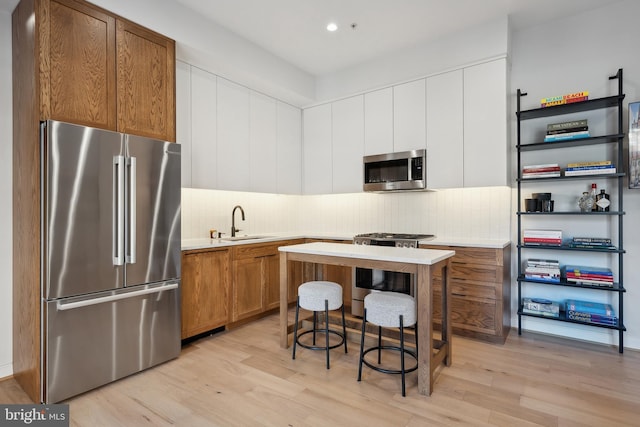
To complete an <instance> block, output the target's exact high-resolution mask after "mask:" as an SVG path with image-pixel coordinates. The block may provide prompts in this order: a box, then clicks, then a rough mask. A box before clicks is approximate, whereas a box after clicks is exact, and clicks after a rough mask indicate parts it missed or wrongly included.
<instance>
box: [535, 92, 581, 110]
mask: <svg viewBox="0 0 640 427" xmlns="http://www.w3.org/2000/svg"><path fill="white" fill-rule="evenodd" d="M588 99H589V91H581V92H574V93H569V94H566V95H561V96H551V97H548V98H542V99H541V100H540V107H542V108H544V107H552V106H554V105H563V104H572V103H574V102H582V101H586V100H588Z"/></svg>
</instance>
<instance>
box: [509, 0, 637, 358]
mask: <svg viewBox="0 0 640 427" xmlns="http://www.w3.org/2000/svg"><path fill="white" fill-rule="evenodd" d="M638 16H640V2H637V1H635V0H627V1H623V2H620V3H616V4H613V5H611V6H610V7H607V8H602V9H597V10H593V11H589V12H586V13H584V14H581V15H577V16H574V17H571V18H567V19H563V20H562V22H549V23H547V24H546V25H542V26H538V27H535V28H530V29H527V30H523V31H520V32H515V33H514V34H513V38H512V57H511V63H512V74H511V87H512V89H513V97H514V98H513V103H512V105H513V106H514V108H515V105H516V104H515V91H516V89H518V88H520V89H522V90H523V91H525V92H527V93H528V94H529V95H528V96H527V97H525V98H523V106H522V109H529V108H537V107H538V105H539V104H538V102H539V100H540V99H541V98H544V97H547V96H555V95H562V94H565V93H569V92H574V91H578V90H588V91H589V92H590V96H591V97H592V98H596V97H602V96H609V95H615V94H616V93H617V81H612V82H609V81H608V79H607V77H608V76H610V75H613V74H615V73H616V71H617V70H618V68H623V69H624V92H625V93H626V97H625V100H624V104H625V120H624V122H625V125H624V126H625V129H627V113H626V111H627V108H626V106H627V104H628V103H629V102H634V101H639V100H640V56H639V55H637V53H636V52H635V46H636V43H637V40H638V39H639V38H640V27H639V26H638V24H637V19H638ZM511 117H512V120H513V123H512V124H513V126H512V129H514V130H515V129H516V127H515V115H512V116H511ZM590 125H591V120H590ZM512 141H513V143H512V144H511V145H512V146H515V141H516V137H515V132H514V134H513V138H512ZM625 144H626V142H625ZM584 150H586V148H585V149H584ZM556 151H561V150H556ZM558 155H561V153H558ZM514 159H515V157H514ZM514 161H515V160H514ZM558 162H561V160H558ZM621 166H623V165H621ZM619 169H620V167H619ZM624 169H627V168H626V166H625V167H624ZM513 171H514V173H517V171H516V168H515V166H514V168H513ZM513 182H515V176H514V178H513ZM590 182H591V181H588V182H587V181H585V182H575V184H574V183H572V188H569V187H567V186H566V185H563V186H560V187H556V186H554V187H553V188H547V190H549V191H552V192H553V191H559V192H560V194H559V196H558V197H560V195H564V196H565V200H567V198H568V199H571V198H572V197H571V194H575V197H576V198H577V196H578V195H579V194H580V193H581V192H582V191H586V186H588V185H589V184H590ZM604 185H607V183H606V181H603V182H599V183H598V186H599V187H600V188H602V187H603V186H604ZM609 185H610V183H609ZM624 185H625V190H624V211H625V212H626V215H625V217H624V248H625V250H626V254H625V255H624V259H625V272H624V283H625V287H626V289H627V293H626V295H625V297H624V298H625V307H624V308H625V326H626V327H627V331H628V332H626V333H625V346H628V347H632V348H640V311H638V310H636V309H635V307H636V306H635V304H636V302H637V301H639V300H640V270H639V269H638V268H637V266H636V263H637V262H638V259H640V227H638V226H637V224H639V223H640V190H628V189H627V188H626V187H627V182H626V180H625V184H624ZM539 190H540V189H538V190H535V189H533V190H532V187H528V190H527V192H528V191H539ZM613 196H614V194H613V193H612V197H613ZM514 201H515V197H514ZM614 203H615V200H614ZM513 210H515V206H514V208H513ZM554 219H555V218H554ZM573 220H574V221H575V218H574V219H573ZM570 221H571V220H569V219H567V220H565V224H564V225H563V229H564V230H567V229H568V230H571V228H572V227H575V226H576V225H574V224H571V223H570ZM513 222H514V223H515V220H514V221H513ZM554 222H556V221H554ZM575 222H580V221H575ZM596 233H597V232H596ZM515 240H516V235H515V228H514V234H513V235H512V241H515ZM549 256H554V257H555V258H556V259H557V257H560V256H561V255H559V254H558V253H555V254H549ZM562 256H565V257H567V256H568V255H562ZM513 259H515V253H514V257H513ZM565 259H566V258H565ZM514 286H515V284H514ZM514 290H515V289H514ZM512 294H515V292H512ZM579 295H584V296H585V299H592V298H593V299H594V300H596V299H600V298H611V297H613V296H614V295H613V294H612V295H610V296H606V295H603V293H602V292H597V291H592V292H591V293H589V292H586V293H585V292H582V293H574V297H575V298H578V296H579ZM514 304H515V302H514ZM514 307H515V305H514ZM523 327H524V328H526V329H531V330H537V331H541V332H546V333H552V334H559V335H568V336H572V337H576V338H580V339H587V340H594V341H599V342H604V343H612V344H616V343H617V333H615V334H614V333H613V332H610V331H607V330H604V329H599V328H591V327H585V326H580V325H573V324H565V323H559V322H551V321H543V320H536V319H530V318H526V319H524V321H523Z"/></svg>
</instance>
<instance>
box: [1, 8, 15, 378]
mask: <svg viewBox="0 0 640 427" xmlns="http://www.w3.org/2000/svg"><path fill="white" fill-rule="evenodd" d="M11 74H12V73H11V15H10V14H9V13H3V12H0V200H2V203H0V271H1V272H2V281H1V282H0V378H3V377H6V376H9V375H11V374H12V373H13V368H12V360H13V357H12V339H11V337H12V299H13V297H12V295H13V292H12V286H11V284H12V280H13V279H12V265H13V263H12V222H11V218H12V209H13V207H12V202H11V200H12V197H13V190H12V185H11V183H12V154H11V153H12V141H13V139H12V132H13V131H12V129H13V126H12V115H11V111H12V102H11V99H12V98H11V96H12V95H11Z"/></svg>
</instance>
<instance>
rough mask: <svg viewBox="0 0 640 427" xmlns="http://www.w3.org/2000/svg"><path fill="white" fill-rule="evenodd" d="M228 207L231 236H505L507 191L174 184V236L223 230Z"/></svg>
mask: <svg viewBox="0 0 640 427" xmlns="http://www.w3.org/2000/svg"><path fill="white" fill-rule="evenodd" d="M235 205H241V206H242V208H243V209H244V211H245V221H242V220H241V215H240V212H239V211H237V212H236V227H237V228H239V229H241V230H242V231H240V233H239V234H260V233H276V232H293V233H336V234H338V235H343V234H344V235H348V236H351V235H353V234H357V233H367V232H374V231H384V232H397V233H400V232H406V233H427V234H435V235H436V236H438V237H449V238H458V237H460V238H462V237H467V238H478V239H507V240H508V239H509V238H510V221H511V209H512V206H511V189H510V188H509V187H484V188H461V189H451V190H439V191H427V192H402V193H351V194H328V195H280V194H266V193H248V192H237V191H220V190H200V189H192V188H183V189H182V238H183V239H195V238H205V237H208V235H209V230H210V229H212V228H215V229H217V230H218V231H222V232H224V233H226V235H229V234H230V231H231V212H232V210H233V207H234V206H235Z"/></svg>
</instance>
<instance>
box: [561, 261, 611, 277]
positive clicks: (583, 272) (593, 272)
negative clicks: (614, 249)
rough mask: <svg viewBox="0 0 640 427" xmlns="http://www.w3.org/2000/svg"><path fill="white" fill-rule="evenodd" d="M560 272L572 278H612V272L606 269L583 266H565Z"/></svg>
mask: <svg viewBox="0 0 640 427" xmlns="http://www.w3.org/2000/svg"><path fill="white" fill-rule="evenodd" d="M562 270H563V271H564V272H565V274H566V275H571V276H573V277H581V276H593V277H603V278H604V277H611V278H613V272H612V271H611V269H610V268H607V267H592V266H584V265H571V264H568V265H565V266H564V267H563V268H562Z"/></svg>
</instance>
